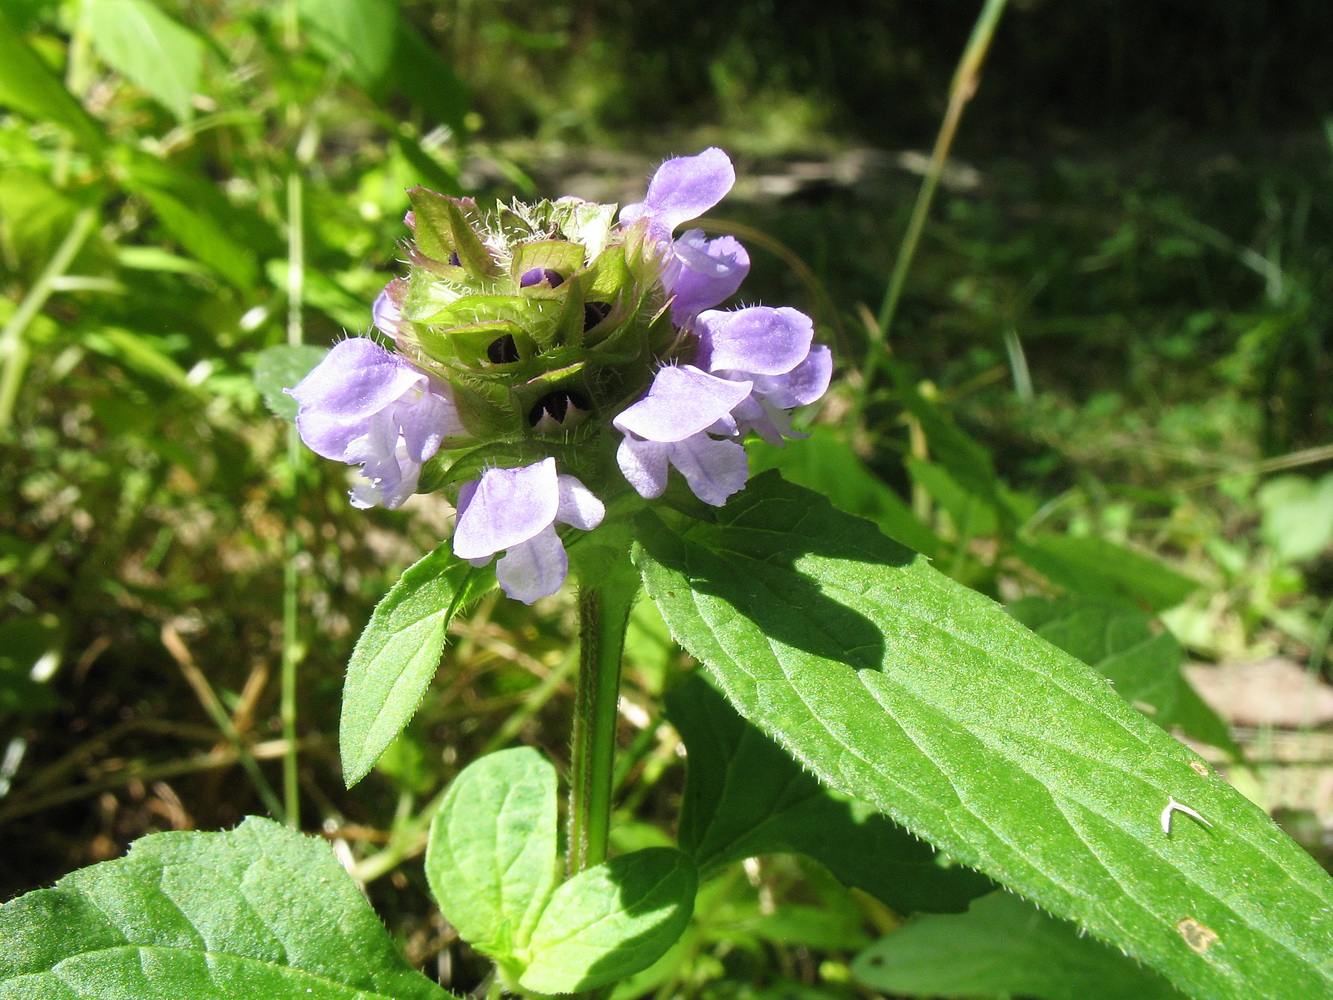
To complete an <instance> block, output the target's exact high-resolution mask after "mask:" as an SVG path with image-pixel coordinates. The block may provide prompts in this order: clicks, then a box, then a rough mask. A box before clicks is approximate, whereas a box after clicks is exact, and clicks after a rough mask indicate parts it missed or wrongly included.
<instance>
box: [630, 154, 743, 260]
mask: <svg viewBox="0 0 1333 1000" xmlns="http://www.w3.org/2000/svg"><path fill="white" fill-rule="evenodd" d="M735 183H736V170H735V168H734V167H732V165H731V158H730V157H728V156H727V154H726V153H724V152H722V150H720V149H718V148H716V147H710V148H708V149H705V150H704V151H703V152H702V153H699V154H698V155H696V156H678V157H676V158H675V159H671V160H667V161H666V162H665V163H663V164H662V165H661V166H660V167H658V168H657V173H655V174H653V178H652V180H650V181H649V182H648V196H647V197H646V198H645V199H644V200H643V201H641V202H637V203H636V204H633V205H626V206H625V207H624V208H622V209H621V210H620V222H621V224H622V225H625V226H628V225H630V224H631V223H633V222H635V221H637V220H638V219H640V218H644V217H647V219H648V231H649V232H650V233H652V234H653V236H655V237H656V238H657V239H670V238H671V233H672V231H673V230H674V229H675V228H676V227H677V226H679V225H680V224H681V223H682V222H689V221H690V220H691V219H697V218H698V217H699V216H701V215H703V214H704V212H707V211H708V210H709V209H710V208H712V207H713V206H714V205H716V204H717V203H718V202H719V201H721V200H722V199H723V198H725V197H726V194H727V192H728V191H730V190H731V186H732V185H733V184H735Z"/></svg>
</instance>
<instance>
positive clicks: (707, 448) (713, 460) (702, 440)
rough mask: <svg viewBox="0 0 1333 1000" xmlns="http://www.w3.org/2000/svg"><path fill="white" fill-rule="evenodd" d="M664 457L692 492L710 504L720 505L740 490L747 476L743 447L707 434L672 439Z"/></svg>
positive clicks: (747, 466)
mask: <svg viewBox="0 0 1333 1000" xmlns="http://www.w3.org/2000/svg"><path fill="white" fill-rule="evenodd" d="M668 457H669V458H670V461H671V464H672V465H674V466H675V467H676V468H677V469H679V470H680V473H681V475H683V476H684V477H685V482H687V483H689V486H690V489H691V490H692V491H693V492H694V495H695V496H697V497H698V498H699V499H700V500H702V501H703V502H704V503H706V504H710V505H712V506H714V507H721V506H722V505H723V504H725V503H726V502H727V498H728V497H730V496H731V495H732V494H733V493H739V492H740V491H741V490H743V489H744V488H745V481H746V479H748V478H749V475H750V470H749V463H748V461H747V459H746V457H745V448H744V446H742V445H740V444H737V443H736V442H735V441H719V440H717V439H716V438H711V437H709V436H708V435H707V434H696V435H694V436H693V437H689V438H686V439H685V440H684V441H676V442H674V443H673V444H672V445H671V451H670V453H669V456H668Z"/></svg>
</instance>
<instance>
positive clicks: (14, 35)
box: [0, 6, 107, 152]
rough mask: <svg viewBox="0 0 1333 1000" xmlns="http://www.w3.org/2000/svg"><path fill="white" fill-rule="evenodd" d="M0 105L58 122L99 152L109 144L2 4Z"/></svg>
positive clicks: (41, 120)
mask: <svg viewBox="0 0 1333 1000" xmlns="http://www.w3.org/2000/svg"><path fill="white" fill-rule="evenodd" d="M0 105H8V106H9V107H11V108H13V109H14V110H16V111H18V112H19V113H20V114H23V115H26V116H27V117H28V118H31V119H32V120H33V121H39V122H52V123H54V124H56V125H59V126H60V127H61V128H64V129H66V130H68V131H69V133H70V134H71V135H73V136H74V138H76V139H77V140H78V141H79V144H80V145H81V146H83V148H84V149H85V150H87V151H89V152H98V151H100V150H102V149H103V148H104V147H105V146H106V145H107V137H106V134H105V133H104V132H103V131H102V128H101V126H100V125H98V124H97V122H96V121H94V120H93V118H92V116H91V115H89V114H88V112H86V111H85V110H83V105H82V104H80V103H79V102H78V101H77V100H75V99H74V96H73V95H72V94H70V92H69V91H68V90H66V89H65V85H64V84H63V83H61V82H60V79H59V78H58V77H57V76H56V75H55V74H54V73H52V72H51V70H50V69H49V68H48V67H47V65H46V63H44V62H43V61H42V60H41V58H40V57H39V56H38V55H37V53H36V52H34V51H33V50H32V49H31V48H30V47H29V46H28V44H27V43H26V42H25V41H24V40H23V38H22V36H20V35H19V33H18V31H17V30H16V29H15V28H14V26H13V25H12V24H11V23H10V22H9V21H8V20H6V18H5V15H4V8H3V6H0Z"/></svg>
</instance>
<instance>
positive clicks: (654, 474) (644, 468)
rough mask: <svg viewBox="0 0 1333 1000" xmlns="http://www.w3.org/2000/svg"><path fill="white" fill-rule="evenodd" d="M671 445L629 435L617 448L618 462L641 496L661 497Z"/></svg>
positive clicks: (627, 479)
mask: <svg viewBox="0 0 1333 1000" xmlns="http://www.w3.org/2000/svg"><path fill="white" fill-rule="evenodd" d="M671 447H672V446H671V445H669V444H660V443H659V442H657V441H640V440H639V439H638V438H633V437H630V436H628V435H626V436H625V439H624V440H623V441H621V442H620V447H619V448H617V449H616V463H617V464H618V465H619V466H620V471H621V472H622V473H623V474H624V476H625V479H626V481H627V482H628V483H629V484H630V485H631V486H633V487H634V491H635V492H636V493H638V494H639V496H641V497H644V498H646V499H648V500H652V499H653V498H655V497H660V496H661V495H662V492H663V491H664V490H665V489H666V484H667V455H668V454H669V453H670V451H671Z"/></svg>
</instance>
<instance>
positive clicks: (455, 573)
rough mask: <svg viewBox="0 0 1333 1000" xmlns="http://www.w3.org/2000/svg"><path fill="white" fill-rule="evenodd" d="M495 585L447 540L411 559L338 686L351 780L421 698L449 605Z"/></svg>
mask: <svg viewBox="0 0 1333 1000" xmlns="http://www.w3.org/2000/svg"><path fill="white" fill-rule="evenodd" d="M494 586H495V573H494V571H493V570H492V569H490V568H489V567H485V568H482V569H475V568H473V567H472V566H470V565H469V564H468V563H466V562H464V561H463V560H461V559H459V558H458V557H457V556H455V555H454V550H453V544H452V543H451V542H445V543H444V544H443V545H441V546H440V547H439V548H437V549H436V550H435V551H434V552H431V553H430V554H429V555H427V556H425V557H424V558H422V559H421V560H419V561H418V562H416V563H415V564H414V565H412V566H410V567H409V568H408V570H407V572H405V573H404V574H403V575H402V576H401V577H400V578H399V580H398V582H397V583H395V584H394V585H393V589H392V590H390V591H389V593H388V594H387V595H385V597H384V599H383V600H382V601H380V603H379V604H378V605H376V607H375V612H374V614H372V615H371V617H370V623H369V624H367V625H366V627H365V630H364V631H363V632H362V633H361V637H360V638H359V639H357V641H356V648H355V649H354V650H353V651H352V659H351V661H350V662H349V663H348V664H347V680H346V682H345V683H344V686H343V703H342V721H341V724H340V726H339V729H338V746H339V749H340V750H341V752H342V761H343V778H344V779H345V780H346V782H347V784H348V785H349V786H351V785H353V784H355V783H356V782H358V781H360V780H361V779H362V778H364V777H365V776H366V774H368V773H369V771H370V769H371V768H372V767H374V766H375V761H376V760H378V759H379V756H380V754H382V753H383V752H384V748H385V747H387V746H388V745H389V743H390V742H392V740H393V738H394V737H395V736H397V735H398V733H399V732H400V731H401V730H402V728H403V727H404V726H405V725H407V722H408V720H409V719H411V718H412V715H413V714H414V713H415V712H416V710H417V707H418V706H419V705H420V704H421V698H422V695H424V694H425V693H426V687H427V685H429V684H430V681H431V678H432V677H434V676H435V670H436V668H438V667H439V665H440V656H441V654H442V653H443V652H444V640H445V631H446V629H448V627H449V621H450V620H451V619H452V618H453V616H454V613H455V612H457V611H458V610H459V609H461V608H463V607H465V606H467V605H468V604H469V603H471V602H472V601H474V600H476V599H477V598H478V597H480V596H481V595H482V594H484V593H486V591H488V590H490V589H491V588H492V587H494Z"/></svg>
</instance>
